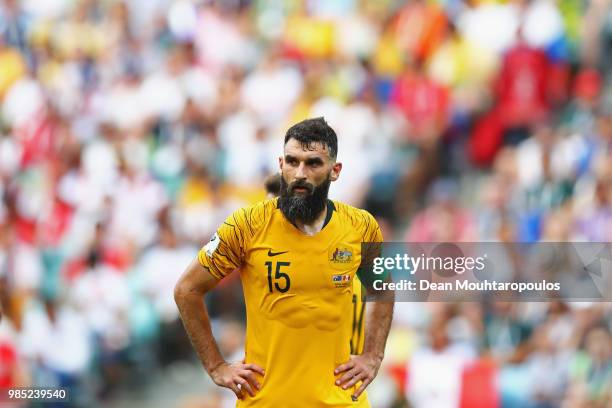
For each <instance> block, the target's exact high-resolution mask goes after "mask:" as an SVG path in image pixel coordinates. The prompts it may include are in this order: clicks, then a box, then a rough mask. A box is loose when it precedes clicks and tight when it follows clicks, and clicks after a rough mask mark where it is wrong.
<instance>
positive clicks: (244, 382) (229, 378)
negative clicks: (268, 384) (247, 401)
mask: <svg viewBox="0 0 612 408" xmlns="http://www.w3.org/2000/svg"><path fill="white" fill-rule="evenodd" d="M255 373H257V374H261V375H262V376H263V375H264V374H265V372H264V369H263V368H261V367H260V366H258V365H257V364H243V363H222V364H219V365H218V366H217V367H215V368H214V369H213V370H211V372H210V376H211V378H212V380H213V381H214V382H215V384H217V385H219V386H221V387H226V388H229V389H230V390H232V391H234V394H236V396H237V397H238V399H242V397H243V393H242V392H243V391H245V390H246V392H248V393H249V395H250V396H251V397H254V396H255V393H256V392H257V391H259V389H260V388H261V385H260V384H259V381H257V378H256V376H255Z"/></svg>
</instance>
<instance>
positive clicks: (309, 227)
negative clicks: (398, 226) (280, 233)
mask: <svg viewBox="0 0 612 408" xmlns="http://www.w3.org/2000/svg"><path fill="white" fill-rule="evenodd" d="M326 217H327V206H325V207H324V208H323V211H321V213H319V215H318V216H317V218H315V220H314V221H313V222H311V223H308V224H305V223H303V222H302V221H300V220H295V226H296V227H297V228H298V229H299V230H300V231H302V232H303V233H304V234H306V235H310V236H312V235H316V234H317V233H318V232H319V231H321V230H322V229H323V224H324V223H325V218H326Z"/></svg>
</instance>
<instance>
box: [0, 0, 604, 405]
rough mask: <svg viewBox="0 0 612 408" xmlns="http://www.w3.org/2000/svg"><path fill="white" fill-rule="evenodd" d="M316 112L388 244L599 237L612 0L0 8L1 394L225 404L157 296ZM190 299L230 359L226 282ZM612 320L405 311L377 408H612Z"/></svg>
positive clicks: (236, 336)
mask: <svg viewBox="0 0 612 408" xmlns="http://www.w3.org/2000/svg"><path fill="white" fill-rule="evenodd" d="M312 116H324V117H325V119H326V120H327V121H328V122H329V123H330V124H331V125H332V126H333V127H334V128H335V130H336V132H337V133H338V138H339V160H340V161H342V162H343V163H344V169H343V172H342V174H341V177H340V180H339V181H338V182H336V183H334V184H333V186H332V189H331V197H332V198H333V199H338V200H341V201H345V202H347V203H350V204H352V205H355V206H358V207H361V208H366V209H368V210H369V211H370V212H372V213H373V214H374V215H375V216H376V218H377V219H378V221H379V223H380V225H381V227H382V228H383V232H384V235H385V238H386V239H387V240H397V241H402V240H406V241H502V242H514V241H521V242H535V241H540V240H548V241H572V240H580V241H612V2H611V1H609V0H591V1H583V0H532V1H528V0H523V1H520V0H514V1H510V0H508V1H478V0H464V1H462V0H447V1H442V0H440V1H422V0H412V1H406V2H401V1H391V0H377V1H358V0H338V1H325V0H318V1H306V2H299V1H289V0H287V1H282V0H277V1H274V0H269V1H264V0H262V1H256V0H254V1H247V0H242V1H240V0H233V1H195V0H194V1H188V0H175V1H172V0H130V1H112V0H108V1H103V0H100V1H95V0H81V1H77V0H24V1H15V0H0V199H1V200H0V299H1V301H2V306H3V310H4V313H3V319H2V322H1V323H0V387H12V386H40V385H57V386H64V387H70V389H71V390H72V404H73V405H75V406H83V407H96V406H112V407H128V406H142V407H153V408H156V407H183V408H187V407H188V408H205V407H206V408H213V407H214V408H217V407H231V406H233V404H234V397H233V394H232V393H231V392H224V391H223V390H221V389H219V388H216V387H214V386H213V385H212V383H211V382H210V380H209V379H208V376H207V375H206V373H205V372H204V370H203V369H202V368H201V367H200V366H199V364H198V362H197V359H196V358H195V356H194V354H193V353H192V351H191V347H190V345H189V342H188V340H187V339H186V337H185V335H184V332H183V330H182V326H181V324H180V321H179V319H178V312H177V309H176V307H175V305H174V301H173V297H172V291H173V286H174V283H175V282H176V280H177V278H178V276H179V275H180V273H181V272H182V271H183V270H184V268H185V267H186V266H187V265H188V263H189V262H190V260H191V259H192V258H193V257H194V255H195V254H196V251H197V250H198V248H199V247H201V246H202V244H203V243H205V242H206V241H208V240H209V238H210V236H211V235H212V233H213V232H214V230H215V228H216V226H217V225H218V224H220V223H221V222H222V220H223V219H224V218H225V217H226V216H227V215H228V214H230V213H231V211H233V210H234V209H236V208H238V207H240V206H242V205H246V204H249V203H252V202H255V201H257V200H260V199H263V198H264V197H265V193H264V189H263V179H264V177H265V176H267V175H269V174H271V173H274V172H276V171H277V157H278V155H279V154H280V153H281V152H282V137H283V135H284V132H285V130H286V129H287V128H288V127H289V126H290V125H291V124H292V123H294V122H295V121H298V120H301V119H303V118H305V117H312ZM207 303H208V305H209V310H210V313H211V315H212V316H213V318H214V330H215V333H216V335H217V338H218V341H219V343H220V346H221V349H222V351H223V353H224V354H225V356H227V358H229V359H237V360H238V359H240V358H241V352H242V345H243V332H244V327H243V325H244V311H243V302H242V299H241V292H240V287H239V282H238V280H237V276H236V274H234V276H230V277H229V278H227V279H226V280H224V281H223V282H222V283H221V284H220V285H219V286H218V288H217V289H216V290H215V292H214V293H212V294H211V295H210V296H209V297H208V298H207ZM611 316H612V308H611V307H610V305H609V304H604V303H584V302H582V303H563V302H556V303H510V304H508V303H501V302H497V303H495V302H493V303H491V304H475V303H458V304H432V303H429V304H427V303H425V304H417V303H398V304H397V305H396V317H395V320H394V323H393V328H392V332H391V335H390V338H389V342H388V347H387V353H386V358H385V360H384V363H383V367H382V368H381V370H380V373H379V376H378V378H377V380H376V382H375V383H374V384H373V385H372V386H371V387H370V388H369V393H370V399H371V401H372V405H373V407H375V408H390V407H407V406H411V407H415V408H421V407H424V408H425V407H426V408H454V407H462V408H470V407H483V408H488V407H491V408H495V407H521V408H523V407H527V408H553V407H571V408H574V407H578V408H582V407H584V408H587V407H588V408H600V407H601V408H603V407H609V406H610V404H611V403H612V402H611V399H612V396H611V390H612V340H611V336H610V329H611V324H612V323H611ZM287 406H291V405H290V403H289V402H288V405H287Z"/></svg>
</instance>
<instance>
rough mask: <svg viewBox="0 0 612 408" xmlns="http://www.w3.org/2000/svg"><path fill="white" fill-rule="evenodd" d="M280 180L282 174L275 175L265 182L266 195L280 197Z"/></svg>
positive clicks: (267, 178)
mask: <svg viewBox="0 0 612 408" xmlns="http://www.w3.org/2000/svg"><path fill="white" fill-rule="evenodd" d="M280 179H281V175H280V173H274V174H271V175H269V176H268V177H266V178H265V180H264V187H265V188H266V193H268V194H273V195H275V196H277V195H279V194H280V186H281V181H280Z"/></svg>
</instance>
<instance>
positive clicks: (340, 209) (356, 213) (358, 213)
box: [332, 200, 378, 228]
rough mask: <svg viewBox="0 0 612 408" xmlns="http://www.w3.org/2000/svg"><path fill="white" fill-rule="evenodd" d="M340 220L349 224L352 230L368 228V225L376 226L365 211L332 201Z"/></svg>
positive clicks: (374, 221) (371, 217)
mask: <svg viewBox="0 0 612 408" xmlns="http://www.w3.org/2000/svg"><path fill="white" fill-rule="evenodd" d="M332 202H333V203H334V207H335V210H336V212H337V213H338V215H339V216H340V218H342V219H343V221H344V222H345V223H349V225H351V226H352V227H353V228H369V227H370V225H372V226H374V225H378V223H377V222H376V219H375V218H374V216H373V215H372V214H370V213H369V212H368V211H367V210H364V209H362V208H357V207H353V206H352V205H349V204H346V203H343V202H340V201H335V200H332Z"/></svg>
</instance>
